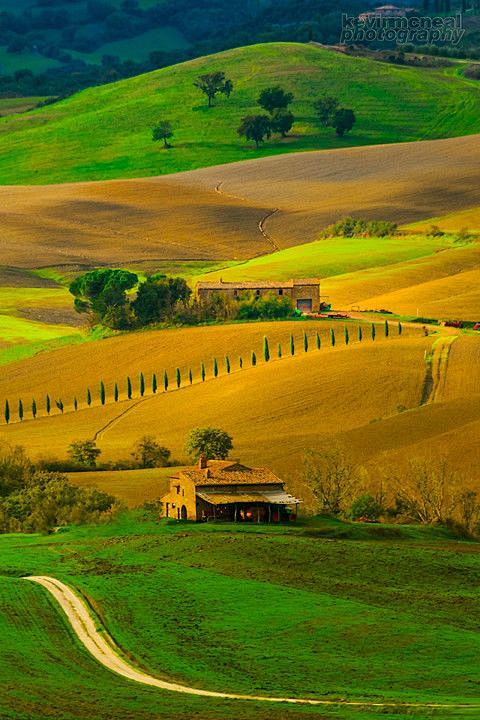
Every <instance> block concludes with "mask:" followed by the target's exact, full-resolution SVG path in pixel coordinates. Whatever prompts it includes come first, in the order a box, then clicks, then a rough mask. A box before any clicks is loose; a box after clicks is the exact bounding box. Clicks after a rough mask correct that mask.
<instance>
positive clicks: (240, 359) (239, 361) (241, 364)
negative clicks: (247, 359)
mask: <svg viewBox="0 0 480 720" xmlns="http://www.w3.org/2000/svg"><path fill="white" fill-rule="evenodd" d="M238 364H239V365H240V370H241V369H242V368H243V359H242V358H241V357H240V358H239V359H238Z"/></svg>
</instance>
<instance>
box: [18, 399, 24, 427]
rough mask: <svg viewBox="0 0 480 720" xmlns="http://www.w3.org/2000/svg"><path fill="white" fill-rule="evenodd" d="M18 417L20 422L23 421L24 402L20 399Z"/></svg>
mask: <svg viewBox="0 0 480 720" xmlns="http://www.w3.org/2000/svg"><path fill="white" fill-rule="evenodd" d="M18 417H19V419H20V422H23V402H22V401H21V400H19V401H18Z"/></svg>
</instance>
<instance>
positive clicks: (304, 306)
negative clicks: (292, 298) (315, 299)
mask: <svg viewBox="0 0 480 720" xmlns="http://www.w3.org/2000/svg"><path fill="white" fill-rule="evenodd" d="M312 307H313V305H312V300H297V310H300V312H304V313H311V312H312Z"/></svg>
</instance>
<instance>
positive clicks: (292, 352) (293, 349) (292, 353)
mask: <svg viewBox="0 0 480 720" xmlns="http://www.w3.org/2000/svg"><path fill="white" fill-rule="evenodd" d="M290 355H295V340H294V339H293V335H290Z"/></svg>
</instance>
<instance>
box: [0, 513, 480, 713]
mask: <svg viewBox="0 0 480 720" xmlns="http://www.w3.org/2000/svg"><path fill="white" fill-rule="evenodd" d="M272 530H273V532H272ZM478 548H479V546H478V543H466V542H456V541H455V540H454V539H452V538H451V537H450V536H449V534H448V532H447V531H446V530H443V529H441V528H428V529H425V528H414V527H398V526H397V527H392V526H378V527H372V526H365V525H361V524H358V525H357V524H355V525H353V524H344V523H340V522H338V521H329V520H325V519H316V520H313V521H310V522H309V523H308V524H307V525H298V526H295V527H294V526H291V527H283V528H280V527H275V528H270V527H266V526H259V527H257V526H254V527H252V526H246V525H245V526H242V527H237V528H234V527H233V526H231V525H226V524H222V525H216V526H212V525H208V526H206V525H205V526H195V525H192V524H184V523H182V524H180V525H178V524H173V525H170V524H165V523H163V522H162V523H160V524H159V523H158V522H155V523H154V522H148V521H147V522H146V521H143V522H142V521H140V519H139V515H138V514H137V515H136V516H135V515H127V516H124V517H122V518H120V519H119V520H117V521H116V522H115V523H113V524H109V525H104V526H100V527H96V528H95V527H89V528H78V529H70V530H63V531H62V532H60V533H56V534H54V535H52V536H50V537H45V536H29V537H27V536H24V537H21V536H19V535H11V536H4V537H0V550H1V552H0V558H1V560H0V630H1V636H2V643H1V644H0V666H1V668H2V676H1V677H2V693H1V695H0V717H2V718H9V720H24V719H25V718H33V717H35V718H37V717H38V718H39V717H42V718H47V717H48V718H62V719H63V720H73V718H75V720H92V718H93V717H95V718H96V719H98V720H107V718H108V720H116V719H117V718H122V720H124V719H126V718H127V719H129V720H133V718H135V719H137V718H139V719H140V720H147V718H148V720H151V719H152V718H157V719H158V720H160V718H165V719H167V718H168V720H187V718H193V717H199V718H200V717H201V718H202V719H203V718H205V720H207V719H208V720H220V719H221V720H224V719H225V718H227V717H229V718H230V717H232V718H233V717H234V718H239V719H240V718H242V719H243V720H247V718H248V719H249V720H253V718H255V720H267V719H268V720H273V719H274V718H276V719H277V720H279V719H280V718H281V719H282V720H286V719H287V718H289V719H290V718H291V719H292V720H293V719H294V718H318V720H320V718H322V719H325V720H326V718H340V717H341V718H342V719H344V720H347V719H348V720H354V719H356V720H373V719H374V718H379V717H382V718H386V719H388V718H392V719H393V718H394V717H395V718H398V717H406V716H408V718H410V719H411V720H415V719H416V720H420V719H422V720H425V718H427V717H428V718H430V717H431V718H433V717H435V718H438V720H440V719H441V718H443V719H444V720H446V718H452V720H453V718H457V720H458V719H459V718H474V717H478V693H477V689H476V682H475V673H474V671H473V670H472V668H474V667H475V658H476V657H477V654H478V621H479V619H480V611H479V604H478V594H479V591H478V581H477V579H478V573H479V554H478ZM412 567H414V568H415V569H416V572H413V573H412ZM38 573H42V574H49V575H54V576H55V577H58V578H59V579H61V580H63V581H64V582H66V583H70V584H72V585H73V586H74V587H75V588H78V590H79V591H80V592H82V593H83V594H84V596H85V597H86V598H87V600H88V602H89V605H90V607H91V608H92V609H93V610H94V612H96V613H97V615H98V617H99V623H98V625H99V627H101V626H102V624H105V625H106V627H107V629H108V630H109V632H110V633H111V634H112V636H113V637H114V638H115V640H116V642H117V643H118V644H119V645H120V646H121V647H122V649H123V650H124V651H125V653H128V655H127V656H128V659H129V661H130V662H133V663H139V664H140V665H141V667H142V668H144V669H145V670H147V671H149V672H151V673H154V674H156V675H158V676H160V677H173V678H178V679H179V680H180V681H184V682H185V681H186V682H190V683H192V684H194V685H196V686H197V687H201V688H206V689H212V690H213V689H217V690H226V689H229V690H231V691H237V692H256V693H258V694H260V693H262V694H265V695H274V694H275V693H280V692H281V693H289V694H292V695H294V696H296V697H299V696H301V695H302V694H303V695H304V696H310V697H317V698H321V697H323V698H325V699H339V698H342V699H345V700H365V701H366V706H364V707H355V708H352V707H350V708H349V707H339V706H332V707H328V706H327V707H321V708H314V707H312V708H308V707H295V706H288V705H280V706H278V707H268V706H267V705H266V704H265V703H263V704H262V703H259V704H257V703H254V702H252V703H248V702H239V701H220V700H215V699H212V698H196V697H189V696H182V695H176V693H166V692H164V691H161V690H154V689H151V688H147V687H143V686H141V685H136V684H134V683H130V682H127V681H125V680H123V679H122V678H119V677H116V676H115V675H114V674H113V673H109V672H107V671H105V669H104V668H102V667H100V666H99V665H97V664H96V663H95V662H94V661H93V660H92V659H91V658H90V656H89V655H88V654H87V653H86V652H85V651H84V649H83V648H81V647H80V646H79V644H78V643H77V642H76V640H74V638H73V637H72V634H71V633H70V632H69V631H68V630H67V626H66V623H65V620H64V618H63V617H62V614H61V613H60V611H59V609H58V607H57V606H56V604H55V603H53V602H51V601H50V600H49V599H47V597H46V595H45V592H44V590H43V589H42V588H40V587H34V586H33V585H32V584H31V583H28V582H25V581H24V580H21V579H20V577H21V576H22V575H25V574H38ZM459 607H461V608H462V610H463V612H459ZM147 608H148V612H147V611H146V609H147ZM368 701H370V702H372V701H373V702H382V701H387V702H388V701H392V702H400V703H405V702H406V703H408V702H439V703H446V704H447V707H444V708H439V709H438V710H435V711H433V710H430V709H427V708H416V709H415V708H411V707H405V706H403V707H402V706H400V707H392V708H373V707H368ZM458 703H464V707H455V704H458ZM448 706H450V707H448Z"/></svg>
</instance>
